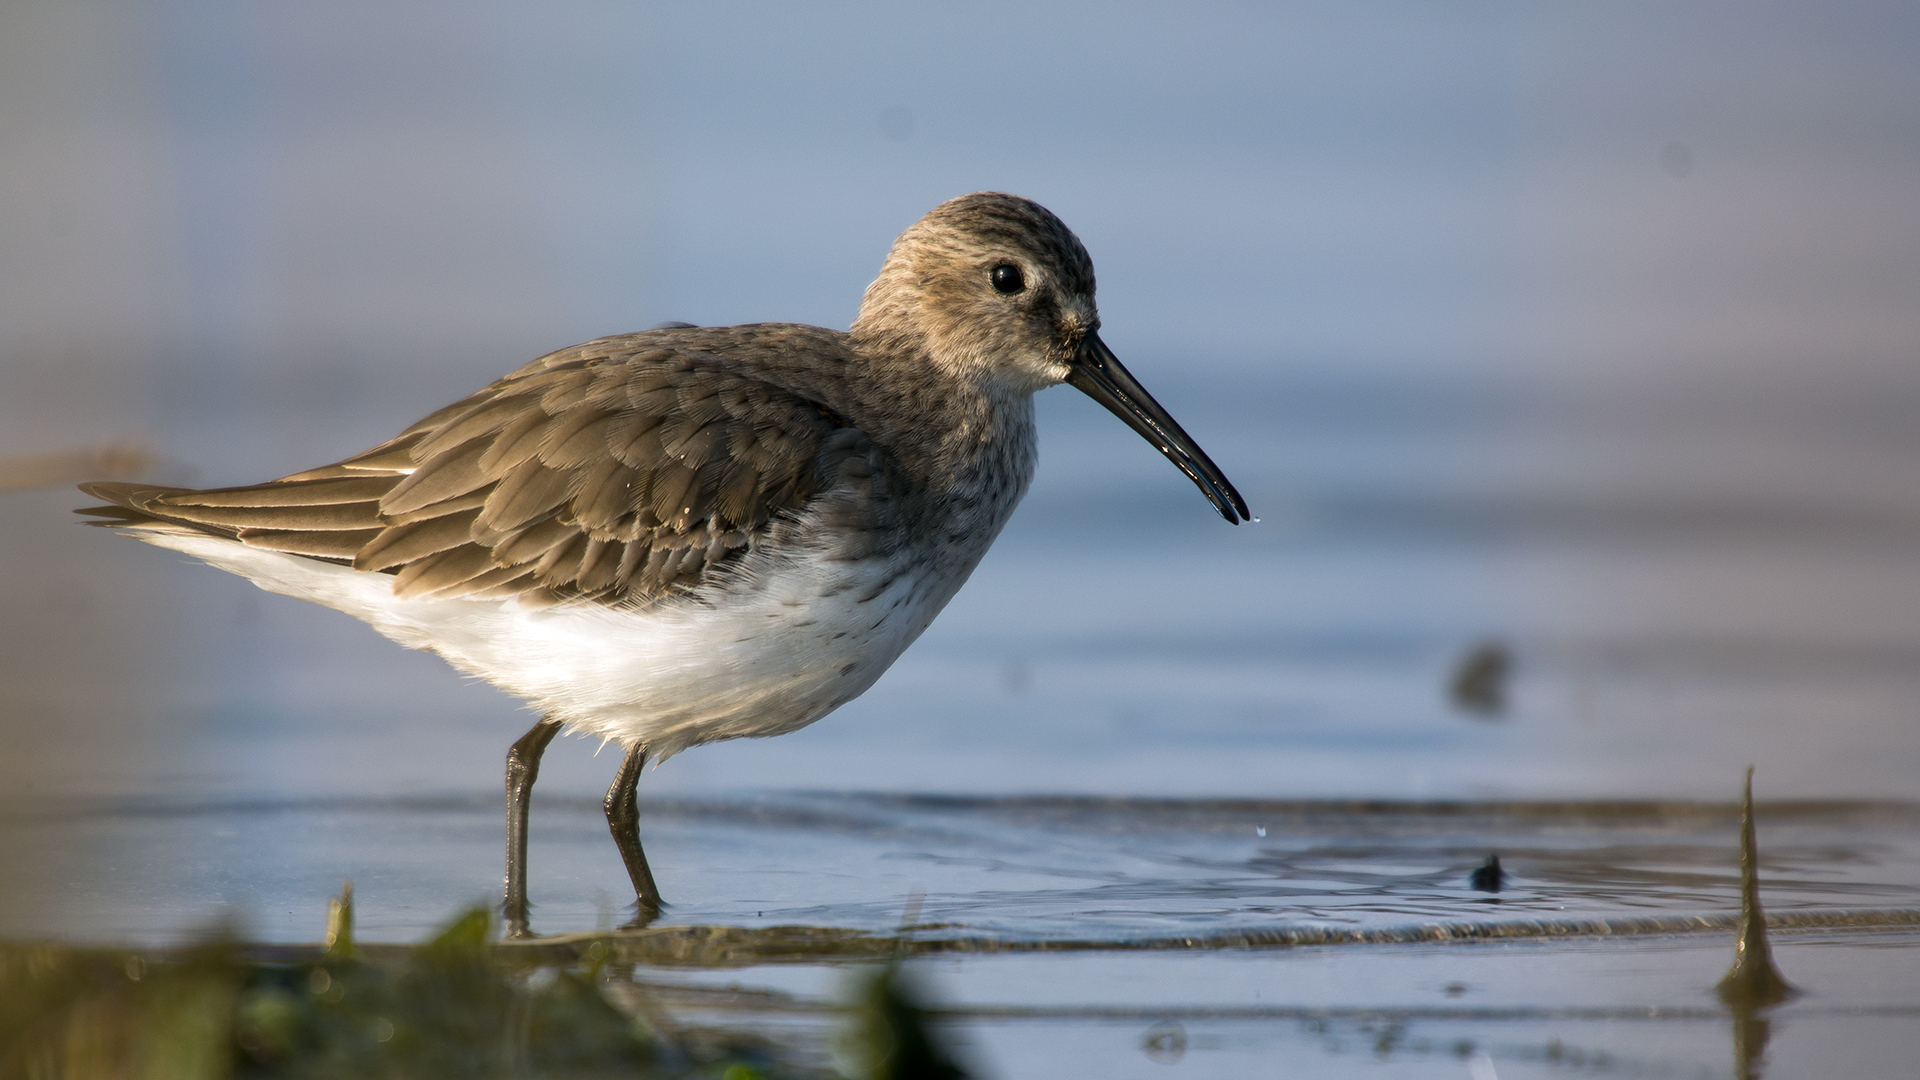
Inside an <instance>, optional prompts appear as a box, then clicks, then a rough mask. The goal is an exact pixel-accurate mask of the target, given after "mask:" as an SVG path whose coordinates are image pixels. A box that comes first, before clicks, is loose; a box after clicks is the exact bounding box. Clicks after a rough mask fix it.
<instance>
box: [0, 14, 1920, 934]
mask: <svg viewBox="0 0 1920 1080" xmlns="http://www.w3.org/2000/svg"><path fill="white" fill-rule="evenodd" d="M1916 70H1920V9H1916V8H1915V7H1914V6H1912V5H1907V4H1893V3H1887V4H1880V3H1867V2H1859V3H1856V2H1840V3H1823V4H1794V5H1783V4H1766V3H1740V4H1733V3H1701V4H1689V5H1672V4H1664V3H1620V4H1607V5H1585V6H1579V5H1538V4H1508V3H1480V4H1475V3H1462V4H1452V5H1431V4H1418V3H1404V4H1394V3H1351V2H1340V3H1331V2H1327V3H1291V4H1260V5H1255V4H1239V3H1221V4H1195V5H1179V6H1174V7H1169V6H1165V5H1147V4H1139V5H1127V4H1116V3H1102V4H1083V5H1075V4H1064V3H1063V4H1055V5H1048V6H1044V7H1035V6H1033V5H1028V4H973V5H965V6H954V5H933V4H916V5H900V4H879V3H875V4H870V5H864V6H863V5H858V4H842V5H832V6H828V7H825V8H817V7H796V8H783V7H777V6H771V5H769V6H757V5H744V6H743V5H735V4H724V3H722V4H703V5H683V4H652V5H648V4H610V3H588V2H546V3H540V4H534V3H522V2H509V0H496V2H492V3H487V4H481V5H473V4H455V3H429V2H423V3H411V4H405V5H393V4H383V3H352V2H332V0H328V2H312V0H307V2H301V3H242V2H239V0H151V2H147V3H139V4H134V3H119V2H113V0H11V2H9V3H7V4H5V5H0V470H3V471H0V487H5V488H6V489H7V490H5V491H4V492H3V493H0V555H4V558H0V739H4V740H5V743H4V745H5V747H6V751H5V752H4V753H0V793H4V794H5V796H6V798H7V800H9V802H8V805H9V806H15V807H20V806H25V807H28V808H29V811H30V810H31V808H32V807H36V806H43V805H52V804H53V803H56V802H58V801H59V800H63V799H73V798H76V797H78V798H106V797H110V798H119V799H125V798H151V799H158V800H163V801H164V800H167V799H175V800H187V801H192V800H199V799H230V800H231V799H249V798H260V799H286V798H299V797H307V796H327V797H332V796H346V797H352V796H368V797H382V798H385V797H393V796H396V795H416V794H427V795H442V794H446V795H452V796H459V797H466V796H468V795H472V796H474V797H475V798H482V797H484V798H487V799H491V798H493V797H495V796H494V792H495V791H496V790H497V788H498V785H499V783H500V763H501V760H502V757H503V754H504V752H505V749H506V746H507V744H508V742H510V741H511V740H512V739H513V738H514V737H515V736H517V735H518V734H519V733H520V732H521V731H523V730H524V729H525V728H526V727H527V725H528V724H530V723H531V720H532V717H531V716H529V715H528V714H526V713H524V712H523V711H521V709H520V706H519V704H518V703H517V702H515V701H513V700H511V699H509V698H507V697H505V696H504V695H501V694H499V693H497V692H495V691H493V690H492V689H491V688H489V687H487V686H485V685H482V684H477V683H474V682H471V681H469V680H465V679H463V678H461V677H459V676H457V675H456V674H455V673H454V672H453V671H452V670H451V669H448V668H447V667H445V665H443V664H442V663H441V662H440V661H439V660H437V659H436V658H434V657H432V656H428V655H424V654H418V653H409V652H406V651H404V650H401V649H400V648H398V647H397V646H394V645H392V644H390V643H388V642H386V641H385V640H384V639H381V638H379V637H378V636H377V635H375V634H374V633H373V632H372V631H371V630H369V629H367V628H365V627H363V626H361V625H360V624H358V623H356V622H354V621H352V620H350V619H348V618H347V617H345V616H342V615H339V614H336V613H333V612H330V611H326V610H323V609H320V608H317V607H314V606H311V605H306V604H302V603H300V602H297V601H294V600H290V599H287V598H284V597H278V596H273V595H269V594H266V593H263V592H260V591H258V590H256V589H255V588H254V587H253V586H251V585H250V584H248V583H246V582H245V581H242V580H240V579H237V578H233V577H230V576H228V575H225V574H222V573H220V572H217V571H214V570H211V569H209V568H206V567H203V566H199V565H196V564H190V563H188V562H186V561H185V560H184V559H183V558H182V557H180V556H177V555H174V554H172V553H170V552H165V551H160V550H157V549H152V548H149V547H146V546H144V545H141V544H138V543H135V542H133V541H130V540H127V539H124V538H120V537H117V536H115V535H113V534H111V533H108V532H104V531H100V530H90V529H83V528H82V527H80V525H79V524H77V519H75V518H73V517H72V516H71V515H70V513H69V511H70V510H71V509H73V508H74V507H77V506H80V505H84V504H85V503H86V501H87V500H86V499H85V498H84V497H83V496H81V495H80V494H79V493H77V492H75V491H74V490H73V489H72V487H71V484H72V482H74V481H77V480H80V479H86V478H92V477H98V476H107V475H114V474H116V473H117V474H121V475H139V476H144V477H150V478H154V479H158V480H163V481H167V482H176V483H186V484H193V485H198V486H212V485H222V484H234V483H245V482H252V481H258V480H263V479H267V478H271V477H274V476H279V475H283V474H286V473H289V472H293V471H296V470H299V469H303V468H306V467H310V466H313V465H317V464H320V463H323V462H327V461H332V460H336V459H338V458H341V457H344V456H346V455H348V454H350V453H353V452H355V451H358V450H361V449H364V448H366V447H368V446H371V445H373V444H375V443H377V442H379V441H381V440H383V439H384V438H386V437H388V436H389V435H391V434H393V433H394V432H395V431H397V430H398V429H400V428H401V427H403V426H404V425H405V424H407V423H409V422H410V421H412V420H414V419H416V418H417V417H419V416H421V415H424V414H425V413H427V412H429V411H431V410H432V409H434V408H437V407H439V406H440V405H442V404H445V403H447V402H449V401H451V400H453V399H455V398H457V397H459V396H462V395H464V394H466V393H469V392H471V391H473V390H474V389H477V388H478V387H480V386H481V385H483V384H485V383H486V382H487V381H489V380H491V379H492V378H494V377H496V376H498V375H500V374H503V373H505V372H506V371H508V370H510V369H512V368H514V367H516V366H518V365H519V364H521V363H524V362H525V361H527V360H528V359H531V358H533V357H535V356H537V355H540V354H542V353H544V352H547V351H550V350H552V349H555V348H558V347H561V346H564V345H568V344H572V343H575V342H578V341H583V340H586V339H589V338H593V337H597V336H601V335H605V334H611V333H619V332H624V331H629V330H635V329H640V328H643V327H646V326H648V325H651V324H653V323H656V322H659V321H662V320H668V319H679V320H686V321H690V322H696V323H702V324H726V323H736V322H755V321H774V320H778V321H799V322H808V323H817V324H820V325H824V326H830V327H836V328H844V327H846V326H847V325H848V323H849V322H850V321H851V320H852V318H853V316H854V314H855V311H856V307H857V304H858V302H859V298H860V294H861V290H862V289H863V288H864V286H865V285H866V283H867V282H868V281H869V280H870V278H871V276H872V275H873V273H874V272H875V271H876V270H877V269H878V267H879V265H880V262H881V259H882V258H883V257H884V255H885V253H886V250H887V247H888V245H889V244H890V242H891V241H892V239H893V237H894V236H895V235H896V234H898V233H899V232H900V231H901V230H902V229H904V228H906V227H907V226H908V225H910V224H911V223H912V222H913V221H914V220H915V219H916V218H917V217H918V216H919V215H920V214H922V213H924V212H925V211H926V210H927V209H929V208H931V207H932V206H934V205H935V204H937V203H939V202H941V201H942V200H944V199H947V198H949V197H952V196H954V195H958V194H961V193H964V192H968V191H973V190H978V189H983V188H993V189H1000V190H1006V191H1011V192H1016V193H1019V194H1022V195H1026V196H1029V197H1032V198H1034V199H1037V200H1039V201H1040V202H1042V203H1044V204H1045V205H1047V206H1048V207H1050V208H1051V209H1052V210H1054V211H1055V212H1056V213H1058V214H1059V215H1060V216H1061V217H1062V218H1063V219H1064V220H1065V221H1066V222H1067V223H1068V224H1069V225H1070V226H1072V227H1073V228H1074V229H1075V230H1076V231H1077V232H1078V233H1079V235H1080V237H1081V238H1082V239H1083V240H1084V241H1085V242H1086V244H1087V246H1088V248H1089V250H1090V251H1091V252H1092V253H1093V256H1094V259H1095V262H1096V265H1097V267H1098V270H1099V275H1100V285H1101V288H1100V294H1099V297H1100V304H1101V312H1102V316H1103V319H1104V322H1105V327H1106V328H1105V330H1104V332H1103V336H1104V337H1105V338H1106V340H1107V341H1108V343H1109V344H1110V345H1112V346H1113V348H1114V349H1115V350H1116V352H1117V353H1118V354H1119V355H1120V356H1121V357H1122V359H1124V360H1125V361H1126V362H1127V363H1128V364H1129V365H1130V367H1131V368H1132V369H1133V371H1134V372H1135V374H1137V375H1138V376H1139V377H1140V378H1141V380H1142V381H1143V382H1144V383H1145V384H1146V385H1147V386H1148V387H1149V388H1150V389H1152V390H1153V391H1154V392H1155V394H1156V395H1157V396H1158V397H1159V398H1160V400H1161V401H1162V402H1163V403H1164V404H1165V405H1167V406H1168V408H1169V409H1170V411H1171V412H1172V413H1173V414H1174V415H1175V416H1177V417H1178V418H1179V419H1180V421H1181V422H1182V423H1183V424H1184V425H1185V426H1186V427H1187V428H1188V429H1189V430H1190V431H1191V432H1192V433H1194V435H1195V436H1196V437H1197V438H1198V439H1199V440H1200V442H1201V443H1202V444H1203V445H1204V446H1205V447H1206V448H1207V450H1208V451H1209V452H1210V453H1211V454H1212V456H1213V457H1214V458H1215V459H1216V460H1217V461H1218V462H1219V463H1220V464H1221V465H1222V467H1223V468H1224V469H1225V470H1226V471H1227V473H1228V474H1229V475H1230V476H1231V477H1232V478H1233V479H1234V481H1235V482H1236V483H1237V484H1238V485H1239V486H1240V488H1241V489H1242V491H1243V492H1244V493H1245V494H1246V496H1247V499H1248V501H1249V503H1250V504H1251V505H1252V507H1253V509H1254V512H1255V513H1256V514H1258V515H1260V517H1261V518H1262V520H1261V521H1260V522H1259V523H1258V524H1250V525H1244V526H1241V527H1239V528H1237V529H1236V528H1229V527H1227V526H1226V525H1224V524H1223V523H1222V522H1221V521H1220V520H1219V519H1218V518H1217V517H1216V516H1215V515H1214V514H1213V512H1212V511H1211V510H1210V509H1209V508H1208V506H1207V505H1206V503H1205V502H1204V500H1203V499H1202V498H1201V497H1200V495H1199V494H1198V493H1197V492H1195V491H1194V490H1193V488H1192V486H1191V485H1190V484H1189V483H1188V482H1187V481H1186V480H1185V479H1184V478H1183V477H1182V476H1181V475H1180V474H1179V473H1178V472H1177V471H1176V470H1174V469H1173V468H1172V467H1171V466H1169V465H1168V464H1167V463H1166V461H1164V460H1163V459H1161V458H1160V457H1159V456H1158V455H1157V454H1155V453H1154V451H1153V450H1152V449H1151V447H1149V446H1147V445H1146V444H1145V443H1144V442H1142V441H1141V440H1139V439H1138V438H1136V437H1135V436H1134V435H1133V434H1132V433H1131V432H1129V431H1127V430H1126V429H1125V428H1124V427H1123V426H1122V425H1120V424H1119V423H1118V422H1117V421H1115V420H1114V419H1113V418H1112V417H1111V416H1110V415H1108V414H1107V413H1105V412H1104V411H1103V410H1101V409H1100V408H1099V407H1098V406H1096V405H1095V404H1093V403H1092V402H1091V401H1088V400H1086V399H1084V398H1082V397H1080V396H1079V395H1077V394H1074V393H1073V392H1072V391H1071V390H1065V389H1062V390H1055V391H1050V392H1048V393H1046V394H1044V395H1042V398H1041V404H1040V413H1041V423H1042V437H1041V452H1042V462H1041V467H1040V473H1039V477H1038V480H1037V482H1036V483H1035V485H1034V487H1033V490H1032V493H1031V494H1030V495H1029V496H1028V498H1027V502H1026V504H1025V505H1024V507H1023V508H1022V510H1021V511H1020V513H1019V514H1018V515H1017V516H1016V518H1015V520H1014V523H1013V524H1012V526H1010V527H1009V529H1008V530H1007V533H1006V534H1005V536H1004V537H1003V539H1002V540H1001V541H1000V543H999V544H998V546H996V548H995V549H994V550H993V552H992V553H991V554H990V555H989V556H988V558H987V560H986V561H985V562H984V563H983V564H982V566H981V567H980V569H979V570H978V572H977V573H976V574H975V576H974V579H973V581H972V583H971V584H970V585H969V586H968V587H967V588H966V589H965V590H963V591H962V593H961V594H960V596H959V598H958V599H957V600H956V601H954V603H953V605H952V606H951V607H950V608H949V609H948V611H947V613H946V614H945V615H944V616H943V617H942V618H941V619H940V621H938V622H937V623H936V624H935V625H934V627H933V629H932V630H931V631H929V632H928V634H927V635H926V637H925V638H924V639H923V640H922V641H921V642H920V643H919V644H918V645H916V646H915V647H914V649H913V650H911V651H910V652H909V653H908V655H907V656H906V657H905V658H904V659H903V660H902V661H901V662H900V663H899V664H898V665H897V666H896V667H895V669H894V670H893V672H892V673H890V674H889V675H888V676H886V677H885V678H884V679H883V680H882V681H881V683H880V684H879V685H878V686H877V687H876V688H875V689H874V690H873V691H871V692H870V693H868V694H867V695H866V696H865V697H864V698H862V699H860V700H858V701H856V702H854V703H852V704H850V705H848V706H846V707H845V708H843V709H842V710H841V711H840V712H839V713H838V714H836V715H834V716H833V717H831V718H829V719H828V720H826V721H824V722H822V723H820V724H817V725H815V726H814V727H812V728H809V729H808V730H806V731H804V732H801V733H798V734H795V735H791V736H786V737H783V738H780V739H778V740H773V741H768V742H754V743H732V744H725V745H720V746H714V747H707V748H702V749H699V750H695V751H692V752H689V753H688V754H686V755H685V756H683V757H681V758H678V759H676V760H674V761H672V762H670V763H669V764H668V765H666V767H664V768H663V769H661V770H659V771H658V772H650V773H649V774H648V775H647V777H646V779H645V781H644V783H643V789H642V790H643V794H644V795H654V796H663V795H664V796H685V795H690V794H701V793H714V792H727V791H740V790H752V789H761V790H765V789H825V790H846V789H858V790H875V789H880V790H899V791H918V792H954V793H1000V792H1080V793H1095V794H1114V795H1146V796H1158V795H1166V796H1208V795H1220V796H1227V795H1232V796H1256V797H1273V798H1290V797H1306V796H1388V797H1444V798H1468V797H1473V798H1509V797H1511V798H1528V797H1596V798H1602V797H1604V798H1611V797H1681V798H1712V799H1726V798H1731V797H1732V796H1733V795H1734V793H1735V791H1736V789H1737V785H1738V781H1739V776H1740V770H1741V769H1742V768H1743V767H1744V766H1746V765H1747V764H1749V763H1754V764H1757V765H1758V766H1759V781H1758V790H1759V791H1760V792H1761V794H1762V795H1763V796H1772V797H1783V796H1792V797H1807V798H1825V797H1834V798H1839V797H1871V798H1915V797H1920V356H1917V355H1916V353H1917V352H1920V296H1916V290H1917V288H1920V79H1916V78H1915V77H1914V72H1915V71H1916ZM592 750H593V747H592V746H591V745H582V744H579V743H566V744H557V745H556V747H555V748H554V750H553V751H552V752H551V753H549V755H548V758H547V762H548V764H547V768H546V772H545V773H544V774H543V778H542V781H541V785H542V787H541V790H542V792H543V793H549V792H551V793H557V794H564V793H573V794H580V795H589V794H593V793H596V792H598V791H599V790H600V789H601V788H603V787H604V785H605V784H606V783H607V782H608V780H609V779H610V778H611V775H612V771H613V768H614V765H615V764H616V761H615V759H614V755H612V754H610V753H609V754H602V755H599V756H598V757H595V756H594V754H593V753H592ZM21 812H28V811H21ZM35 835H36V836H40V837H41V839H38V840H35V841H33V843H34V844H37V845H40V846H39V847H38V848H36V849H35V850H34V851H32V852H28V853H27V855H29V856H31V857H32V858H34V859H37V860H40V863H39V864H38V865H43V866H48V867H54V868H59V867H70V868H71V875H72V880H81V879H83V878H86V876H87V875H88V874H93V873H98V872H102V871H101V870H100V868H99V867H98V866H94V867H92V868H91V869H88V868H86V867H82V866H81V865H80V864H81V863H82V862H84V861H85V858H87V856H83V854H82V853H80V852H79V851H78V850H77V849H73V848H67V847H62V846H61V845H59V844H58V843H56V842H55V841H51V840H47V839H45V836H44V834H40V833H36V834H35ZM7 843H9V841H7V840H4V839H0V846H3V845H5V844H7ZM21 843H25V841H21ZM5 854H6V853H5V852H0V855H5ZM9 857H21V856H20V853H18V852H14V853H13V854H12V855H11V856H9ZM91 857H93V858H96V859H97V858H98V855H97V854H96V855H95V856H91ZM147 857H148V858H156V857H159V856H158V855H156V854H155V853H153V852H148V853H147ZM129 858H131V857H129ZM63 860H69V861H63ZM608 861H609V862H611V859H610V856H609V858H608ZM133 865H134V864H133V863H132V862H129V863H128V864H127V866H128V867H132V866H133ZM66 872H67V871H64V870H57V869H56V870H54V871H49V873H50V875H51V877H50V880H62V879H61V878H60V874H61V873H66ZM116 872H119V871H117V870H116ZM126 872H127V873H135V872H136V871H134V870H132V869H128V870H126ZM331 872H332V871H328V873H331ZM485 872H486V874H492V873H494V869H493V868H492V867H487V868H485ZM616 873H617V871H616ZM482 876H483V877H484V876H485V875H482ZM49 895H52V894H49ZM50 902H51V901H50Z"/></svg>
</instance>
